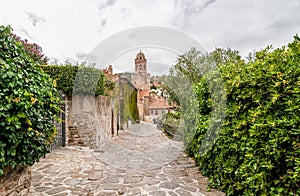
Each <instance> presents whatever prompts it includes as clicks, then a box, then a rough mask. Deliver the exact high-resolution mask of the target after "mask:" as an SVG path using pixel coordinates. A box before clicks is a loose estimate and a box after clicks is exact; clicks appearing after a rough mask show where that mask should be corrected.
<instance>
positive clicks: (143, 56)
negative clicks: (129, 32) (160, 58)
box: [136, 50, 145, 59]
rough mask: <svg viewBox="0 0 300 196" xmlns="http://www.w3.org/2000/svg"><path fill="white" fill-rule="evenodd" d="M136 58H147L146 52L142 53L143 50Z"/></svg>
mask: <svg viewBox="0 0 300 196" xmlns="http://www.w3.org/2000/svg"><path fill="white" fill-rule="evenodd" d="M136 59H145V55H144V53H142V50H140V52H139V53H138V54H137V55H136Z"/></svg>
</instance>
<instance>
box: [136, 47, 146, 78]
mask: <svg viewBox="0 0 300 196" xmlns="http://www.w3.org/2000/svg"><path fill="white" fill-rule="evenodd" d="M135 73H147V59H146V58H145V55H144V53H142V50H140V52H139V53H138V54H137V55H136V58H135Z"/></svg>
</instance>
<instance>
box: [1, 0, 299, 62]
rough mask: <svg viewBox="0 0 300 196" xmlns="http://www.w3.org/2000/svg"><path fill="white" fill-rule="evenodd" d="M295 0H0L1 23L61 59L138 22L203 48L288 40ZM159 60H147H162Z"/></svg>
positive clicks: (294, 27) (294, 23)
mask: <svg viewBox="0 0 300 196" xmlns="http://www.w3.org/2000/svg"><path fill="white" fill-rule="evenodd" d="M299 2H300V1H299V0H289V1H283V0H264V1H259V0H254V1H253V0H243V1H238V0H227V1H221V0H199V1H198V0H165V1H161V0H153V1H147V0H132V1H117V0H89V1H85V0H64V1H59V0H51V1H50V0H44V1H40V0H27V1H19V0H10V1H5V0H0V3H1V7H0V13H1V15H0V24H4V25H8V24H10V25H11V26H12V27H13V28H14V29H15V33H17V34H19V35H21V36H22V37H23V36H24V38H26V39H28V40H29V41H33V42H36V43H37V44H39V45H41V46H42V48H43V50H44V52H45V54H46V55H48V56H49V57H53V58H58V59H61V60H62V61H64V59H66V58H73V59H82V58H84V56H82V54H88V53H89V52H90V51H91V50H92V49H93V48H94V47H95V46H96V45H97V44H99V43H100V42H102V41H103V40H105V39H107V38H109V37H110V36H112V35H114V34H116V33H118V32H120V31H123V30H127V29H129V28H135V27H141V26H162V27H169V28H174V29H177V30H181V31H182V32H184V33H186V34H188V35H190V36H192V37H193V38H194V39H196V40H197V41H198V42H199V43H200V44H201V45H202V46H203V47H204V48H205V49H206V50H213V49H214V48H215V47H228V46H229V47H232V48H234V49H237V50H240V51H241V52H242V54H243V55H247V53H248V52H251V51H253V50H255V49H256V50H259V49H261V48H264V47H266V46H267V45H268V44H273V45H274V46H275V47H279V46H281V45H284V44H287V43H288V42H290V41H291V40H292V39H293V38H292V37H293V35H295V34H296V33H299V32H300V14H299V13H300V12H299V8H300V3H299ZM25 12H26V13H27V14H26V13H25ZM28 17H29V18H28ZM146 55H147V54H146ZM148 56H149V58H150V57H151V55H150V54H149V55H148ZM156 56H157V57H158V56H163V55H159V54H156ZM133 58H134V57H129V56H128V57H127V59H126V58H124V59H123V60H122V61H123V62H121V61H120V62H119V63H122V64H130V63H132V59H133ZM151 58H154V57H151ZM160 58H161V60H159V59H158V60H151V59H149V61H152V62H157V63H164V62H163V60H162V58H163V57H160ZM125 61H126V62H125ZM116 63H117V61H116ZM116 66H118V65H116Z"/></svg>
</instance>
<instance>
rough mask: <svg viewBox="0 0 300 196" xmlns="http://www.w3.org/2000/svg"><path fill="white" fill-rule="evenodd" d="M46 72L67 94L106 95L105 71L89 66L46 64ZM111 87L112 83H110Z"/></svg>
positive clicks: (44, 68) (43, 67) (44, 67)
mask: <svg viewBox="0 0 300 196" xmlns="http://www.w3.org/2000/svg"><path fill="white" fill-rule="evenodd" d="M42 69H43V70H44V72H45V73H47V74H49V75H50V76H51V78H53V79H54V80H55V81H56V83H57V88H58V89H59V90H62V91H63V92H64V93H65V94H66V95H67V96H72V94H91V95H96V96H97V95H104V89H105V81H104V75H103V72H102V71H101V70H99V69H96V68H92V67H87V66H74V65H45V66H42ZM109 85H110V86H109V88H111V85H112V84H110V83H109Z"/></svg>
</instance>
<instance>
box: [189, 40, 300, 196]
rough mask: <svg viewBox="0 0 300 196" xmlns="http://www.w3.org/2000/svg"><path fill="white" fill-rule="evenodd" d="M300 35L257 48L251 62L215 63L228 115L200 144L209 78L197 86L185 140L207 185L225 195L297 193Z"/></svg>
mask: <svg viewBox="0 0 300 196" xmlns="http://www.w3.org/2000/svg"><path fill="white" fill-rule="evenodd" d="M299 64H300V39H299V38H298V37H295V41H294V42H293V43H291V44H289V45H288V47H283V48H281V49H276V50H274V51H270V48H267V49H265V50H262V51H260V52H257V53H256V57H255V59H254V60H252V61H250V62H249V63H246V64H245V63H242V62H241V63H231V62H229V63H225V64H223V65H219V67H218V68H219V71H220V72H221V75H222V77H223V81H224V86H225V90H226V94H227V95H226V96H227V110H226V118H225V120H224V121H223V127H222V129H221V131H220V135H219V137H218V138H217V140H216V143H215V145H213V147H212V149H211V150H210V151H208V152H207V153H204V154H200V153H199V149H200V146H201V144H202V142H203V137H204V134H205V133H206V132H207V130H208V126H209V123H210V121H209V119H210V117H211V116H210V115H211V109H212V102H211V97H210V95H209V90H208V89H209V88H208V87H207V81H208V80H207V78H206V77H204V78H202V81H200V82H199V83H198V84H197V85H196V87H195V92H196V95H197V101H198V103H199V108H200V109H199V116H200V119H198V130H197V133H196V136H195V138H194V139H193V141H192V142H191V143H190V144H189V146H188V153H189V154H190V155H192V156H194V157H195V158H196V161H197V163H198V164H199V166H200V170H201V172H202V174H203V175H205V176H207V177H209V178H210V179H211V180H210V183H211V184H210V185H211V187H215V188H219V189H222V190H224V191H225V192H226V193H227V194H228V195H300V67H299Z"/></svg>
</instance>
